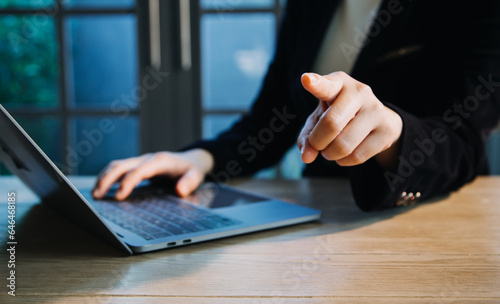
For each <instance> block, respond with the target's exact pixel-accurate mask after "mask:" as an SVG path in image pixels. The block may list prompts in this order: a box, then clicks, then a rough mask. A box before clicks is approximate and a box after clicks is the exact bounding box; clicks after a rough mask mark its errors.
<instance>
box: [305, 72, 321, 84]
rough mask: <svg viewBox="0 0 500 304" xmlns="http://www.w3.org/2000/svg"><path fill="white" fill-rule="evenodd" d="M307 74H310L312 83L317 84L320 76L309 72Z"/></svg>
mask: <svg viewBox="0 0 500 304" xmlns="http://www.w3.org/2000/svg"><path fill="white" fill-rule="evenodd" d="M307 76H309V80H310V81H311V84H317V83H318V81H319V79H318V76H316V75H315V74H312V73H310V74H307Z"/></svg>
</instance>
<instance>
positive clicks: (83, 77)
mask: <svg viewBox="0 0 500 304" xmlns="http://www.w3.org/2000/svg"><path fill="white" fill-rule="evenodd" d="M285 5H286V1H283V0H175V1H174V0H169V1H160V0H149V1H134V0H0V103H1V104H2V105H4V106H5V107H6V108H7V109H8V110H9V111H10V112H11V113H12V114H13V116H14V117H15V118H16V119H17V120H18V121H19V122H20V124H21V125H22V127H23V128H25V130H26V131H27V132H28V134H30V135H31V137H32V138H33V139H34V140H35V141H36V142H37V143H38V144H39V145H40V146H41V148H42V150H44V151H45V153H46V154H47V155H48V156H49V157H50V158H51V159H52V160H54V161H55V163H56V164H57V165H58V166H59V168H61V169H62V170H63V171H64V172H65V173H67V174H81V175H88V174H90V175H94V174H97V173H98V172H99V171H100V170H101V169H102V168H103V166H105V165H106V164H107V163H108V162H109V161H110V160H113V159H117V158H124V157H130V156H135V155H138V154H141V153H144V152H150V151H158V150H165V149H168V150H176V149H179V148H181V147H182V146H184V145H186V144H188V143H190V142H192V141H193V140H196V139H199V138H212V137H214V136H215V135H216V134H217V133H219V132H220V131H221V130H223V129H225V128H227V127H228V126H230V125H231V124H232V123H233V122H234V121H235V120H236V119H237V118H238V117H239V116H240V115H241V114H243V113H245V112H246V111H247V110H248V108H249V105H250V104H251V103H252V101H253V100H254V98H255V97H256V94H257V92H258V91H259V89H260V86H261V83H262V79H263V77H264V75H265V72H266V69H267V65H268V64H269V62H270V60H271V58H272V56H273V53H274V47H275V38H276V34H277V30H278V27H279V22H280V18H281V15H282V11H283V8H284V6H285ZM0 131H1V130H0ZM495 151H496V152H495ZM498 151H500V135H499V134H498V132H496V133H495V134H494V135H493V136H492V138H491V140H490V142H489V143H488V153H489V156H490V160H491V168H492V172H493V173H495V174H499V173H500V153H498ZM302 166H303V165H302V163H301V161H300V158H299V151H298V149H296V148H295V147H293V148H292V149H290V151H289V152H288V153H287V156H286V157H285V158H284V160H283V161H282V162H281V163H280V164H278V165H277V166H275V167H273V168H269V169H266V170H263V171H261V172H259V173H258V174H257V176H258V177H261V178H299V177H300V175H301V170H302ZM0 174H9V172H8V171H7V170H6V169H5V168H3V167H0Z"/></svg>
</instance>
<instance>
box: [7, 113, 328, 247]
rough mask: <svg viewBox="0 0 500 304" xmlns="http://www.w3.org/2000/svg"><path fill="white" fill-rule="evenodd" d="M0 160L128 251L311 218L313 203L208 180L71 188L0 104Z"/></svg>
mask: <svg viewBox="0 0 500 304" xmlns="http://www.w3.org/2000/svg"><path fill="white" fill-rule="evenodd" d="M0 161H1V162H2V163H3V164H4V165H5V166H6V167H7V169H9V171H10V172H12V173H13V174H16V175H17V176H18V177H19V178H20V179H21V180H22V181H23V182H24V183H25V184H26V185H27V186H28V187H29V188H30V189H31V190H32V191H33V192H34V193H35V194H37V195H38V196H39V197H40V198H41V201H42V203H43V204H45V205H47V206H48V207H50V208H51V209H53V210H54V211H55V212H56V213H59V214H60V215H62V216H64V217H66V218H68V219H70V220H71V221H72V222H74V223H76V224H77V225H79V226H81V227H82V228H84V229H85V230H87V231H88V232H90V233H92V234H94V235H96V236H98V237H100V238H102V239H103V240H105V241H106V242H107V243H109V244H110V245H112V246H114V247H116V248H118V249H120V250H122V251H123V252H126V253H127V254H129V255H132V254H135V253H142V252H149V251H154V250H159V249H165V248H172V247H177V246H184V245H188V244H193V243H198V242H203V241H207V240H212V239H217V238H223V237H229V236H234V235H239V234H244V233H250V232H255V231H261V230H266V229H271V228H277V227H283V226H288V225H292V224H299V223H304V222H308V221H313V220H317V219H319V218H320V216H321V212H320V211H319V210H315V209H311V208H307V207H304V206H299V205H295V204H290V203H287V202H283V201H281V200H278V199H274V198H271V197H267V196H263V195H258V194H254V193H248V192H244V191H241V190H239V189H236V188H233V187H230V186H227V185H221V184H215V183H206V184H202V185H201V186H200V187H199V188H198V189H197V190H196V191H195V193H194V194H193V195H192V196H191V197H189V198H188V199H180V198H179V197H177V196H176V195H175V194H173V192H171V191H170V190H169V189H168V188H169V187H165V186H158V184H161V185H164V183H157V182H154V180H153V181H151V182H149V183H148V182H145V183H144V185H142V187H138V188H137V189H136V190H134V193H133V194H132V195H131V196H130V198H129V199H127V200H125V201H113V200H112V199H111V196H110V198H109V199H103V200H94V199H93V198H92V195H91V189H77V188H76V187H75V186H74V185H73V184H72V183H71V182H70V181H69V180H68V178H67V177H66V176H65V175H64V174H63V173H62V172H61V171H60V170H59V169H58V168H57V166H56V165H55V164H54V163H53V162H52V161H51V160H50V159H49V158H48V157H47V155H45V153H44V152H43V151H42V150H41V149H40V148H39V147H38V145H37V144H36V143H35V142H34V141H33V140H32V139H31V138H30V137H29V135H28V134H27V133H26V132H25V131H24V130H23V129H22V128H21V126H20V125H19V124H18V123H17V122H16V121H15V120H14V118H13V117H12V116H11V115H10V114H9V113H8V112H7V110H6V109H5V108H4V107H3V106H2V105H1V104H0Z"/></svg>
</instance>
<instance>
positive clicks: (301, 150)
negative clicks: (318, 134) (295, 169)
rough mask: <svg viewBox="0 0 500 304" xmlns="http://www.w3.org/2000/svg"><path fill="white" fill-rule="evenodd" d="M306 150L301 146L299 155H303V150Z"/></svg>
mask: <svg viewBox="0 0 500 304" xmlns="http://www.w3.org/2000/svg"><path fill="white" fill-rule="evenodd" d="M305 149H306V146H305V145H304V146H302V148H301V149H300V155H303V154H304V150H305Z"/></svg>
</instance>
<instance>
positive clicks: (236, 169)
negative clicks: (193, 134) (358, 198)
mask: <svg viewBox="0 0 500 304" xmlns="http://www.w3.org/2000/svg"><path fill="white" fill-rule="evenodd" d="M298 2H299V1H289V4H288V6H287V9H286V11H285V15H284V16H285V17H284V19H283V22H282V23H281V27H280V34H279V35H278V40H277V46H276V53H275V56H274V58H273V61H272V62H271V64H270V66H269V68H268V71H267V74H266V76H265V79H264V82H263V85H262V88H261V90H260V93H259V95H258V97H257V99H256V100H255V102H254V103H253V105H252V108H251V110H250V111H249V113H247V114H246V115H243V116H242V117H241V118H240V120H239V121H237V122H236V123H235V124H234V125H233V126H232V127H231V128H229V129H228V130H226V131H225V132H223V133H221V134H220V135H218V137H217V138H215V139H213V140H202V141H198V142H195V143H193V144H191V145H189V146H188V147H185V148H184V149H183V150H187V149H193V148H202V149H205V150H208V151H209V152H211V153H212V155H213V157H214V160H215V167H214V169H213V171H212V172H211V173H210V174H209V178H210V177H212V178H215V179H217V180H219V181H222V182H226V181H227V180H228V179H229V178H232V177H234V176H241V175H250V174H253V173H254V172H257V171H258V170H260V169H262V168H266V167H269V166H272V165H273V164H275V163H277V162H278V161H279V160H280V159H281V158H282V156H283V155H284V154H285V152H286V151H287V150H288V149H289V148H290V147H291V146H292V144H293V143H295V142H296V136H297V133H298V132H299V130H300V127H301V125H302V123H303V118H302V116H303V114H302V115H299V114H298V109H297V108H296V106H295V105H294V104H295V103H292V102H289V101H290V100H291V97H290V83H289V78H290V77H289V76H288V75H289V73H288V71H287V69H288V66H289V65H288V64H287V60H288V58H289V57H290V55H289V53H288V52H289V51H290V50H291V49H292V48H291V47H290V44H291V43H292V40H293V39H294V36H293V35H292V33H294V29H293V27H294V22H293V21H292V20H293V19H294V18H295V17H296V15H297V14H296V12H297V9H296V8H294V7H295V6H296V5H295V3H298Z"/></svg>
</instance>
